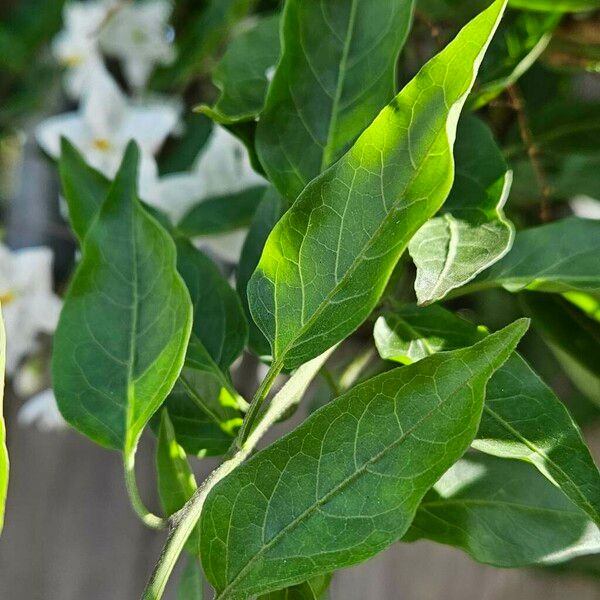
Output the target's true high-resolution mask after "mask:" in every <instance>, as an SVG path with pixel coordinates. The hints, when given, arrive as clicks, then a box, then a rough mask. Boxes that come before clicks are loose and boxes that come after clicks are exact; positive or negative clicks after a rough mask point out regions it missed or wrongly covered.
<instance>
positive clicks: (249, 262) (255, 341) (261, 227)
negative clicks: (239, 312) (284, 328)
mask: <svg viewBox="0 0 600 600" xmlns="http://www.w3.org/2000/svg"><path fill="white" fill-rule="evenodd" d="M287 208H288V205H287V202H286V201H285V200H284V199H283V198H282V197H281V196H280V195H279V194H278V193H277V191H276V190H275V188H273V187H271V188H268V189H267V191H266V192H265V195H264V197H263V199H262V200H261V203H260V204H259V206H258V208H257V209H256V213H255V214H254V219H253V220H252V224H251V225H250V229H249V231H248V235H247V236H246V240H245V241H244V246H243V248H242V254H241V255H240V262H239V265H238V271H237V278H236V286H237V291H238V294H239V296H240V298H241V299H242V305H243V307H244V312H245V313H246V316H247V318H248V322H249V326H250V334H249V346H250V348H252V350H254V352H256V354H257V355H258V356H261V357H267V356H269V355H270V353H271V350H270V347H269V342H268V340H267V339H266V338H265V336H264V335H263V333H262V331H261V330H260V329H259V328H258V327H257V326H256V324H255V323H254V321H253V320H252V316H251V314H250V307H249V306H248V295H247V287H248V281H250V277H251V276H252V273H253V272H254V269H256V265H258V261H259V260H260V256H261V254H262V252H263V249H264V247H265V242H266V241H267V238H268V237H269V234H270V233H271V231H272V230H273V227H275V224H276V223H277V221H279V219H281V217H282V216H283V214H284V213H285V211H286V209H287Z"/></svg>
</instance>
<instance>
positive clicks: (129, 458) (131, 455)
mask: <svg viewBox="0 0 600 600" xmlns="http://www.w3.org/2000/svg"><path fill="white" fill-rule="evenodd" d="M135 450H136V448H135V447H134V448H133V449H132V450H130V451H126V452H125V453H124V454H123V468H124V471H125V487H126V488H127V494H128V495H129V501H130V502H131V506H132V507H133V510H134V511H135V512H136V514H137V515H138V516H139V517H140V519H141V520H142V522H143V523H144V525H146V526H147V527H150V528H151V529H165V528H166V527H167V525H168V524H169V521H168V519H163V518H162V517H159V516H158V515H155V514H154V513H152V512H150V511H149V510H148V509H147V508H146V505H145V504H144V501H143V500H142V497H141V496H140V491H139V489H138V485H137V480H136V478H135Z"/></svg>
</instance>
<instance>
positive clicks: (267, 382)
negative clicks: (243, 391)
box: [236, 362, 283, 448]
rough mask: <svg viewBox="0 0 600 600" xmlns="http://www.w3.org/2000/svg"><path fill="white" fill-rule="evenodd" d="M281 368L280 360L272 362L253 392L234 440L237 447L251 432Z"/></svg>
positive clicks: (240, 446) (239, 446)
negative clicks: (254, 392)
mask: <svg viewBox="0 0 600 600" xmlns="http://www.w3.org/2000/svg"><path fill="white" fill-rule="evenodd" d="M282 368H283V363H282V362H274V363H273V364H272V365H271V367H270V368H269V371H268V373H267V375H266V377H265V378H264V379H263V381H262V383H261V384H260V386H259V388H258V390H256V394H254V398H253V399H252V402H251V403H250V407H249V408H248V412H247V413H246V417H245V418H244V422H243V423H242V426H241V427H240V431H239V432H238V436H237V440H236V442H237V446H238V448H242V447H243V446H244V442H245V441H246V440H247V439H248V436H249V435H250V433H252V427H253V426H254V423H255V421H256V419H257V417H258V414H259V412H260V409H261V407H262V405H263V403H264V401H265V399H266V398H267V396H268V394H269V391H270V390H271V388H272V387H273V384H274V383H275V379H277V376H278V375H279V373H281V369H282Z"/></svg>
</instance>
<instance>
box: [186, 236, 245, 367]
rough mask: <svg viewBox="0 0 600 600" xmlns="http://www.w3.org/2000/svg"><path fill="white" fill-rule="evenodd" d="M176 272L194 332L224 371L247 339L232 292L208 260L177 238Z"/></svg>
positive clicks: (239, 303) (238, 303)
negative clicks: (188, 299)
mask: <svg viewBox="0 0 600 600" xmlns="http://www.w3.org/2000/svg"><path fill="white" fill-rule="evenodd" d="M176 246H177V270H178V271H179V273H180V274H181V276H182V277H183V280H184V281H185V284H186V286H187V288H188V290H189V293H190V296H191V299H192V305H193V307H194V325H193V331H194V333H195V335H196V336H197V337H198V339H199V340H200V341H201V342H202V344H203V345H204V346H205V348H206V350H207V351H208V353H209V354H210V356H211V357H212V358H213V360H214V361H215V362H216V363H217V364H218V365H219V366H220V367H221V368H222V369H227V368H229V366H230V365H231V363H233V361H234V360H235V359H236V358H237V357H238V356H239V355H240V354H241V352H242V350H243V349H244V346H245V345H246V342H247V340H248V324H247V322H246V317H245V315H244V311H243V309H242V304H241V302H240V299H239V298H238V296H237V294H236V293H235V291H234V290H233V289H232V288H231V286H230V285H229V283H228V282H227V280H226V279H225V278H224V277H223V275H222V274H221V272H220V271H219V269H218V267H217V266H216V265H215V264H214V263H213V261H212V260H210V258H208V257H207V256H205V255H204V254H203V253H202V252H200V250H197V249H196V248H195V247H194V246H193V245H192V244H191V243H190V242H189V241H187V240H186V239H184V238H181V237H178V238H177V242H176Z"/></svg>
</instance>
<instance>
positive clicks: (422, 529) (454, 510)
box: [405, 454, 600, 567]
mask: <svg viewBox="0 0 600 600" xmlns="http://www.w3.org/2000/svg"><path fill="white" fill-rule="evenodd" d="M422 538H427V539H430V540H434V541H436V542H440V543H442V544H450V545H451V546H457V547H458V548H462V549H463V550H464V551H465V552H467V553H468V554H469V555H471V556H472V557H473V558H474V559H475V560H477V561H479V562H483V563H488V564H492V565H495V566H497V567H524V566H527V565H532V564H549V563H555V562H562V561H565V560H568V559H570V558H573V557H575V556H578V555H581V554H595V553H600V530H598V527H597V526H596V525H594V524H593V523H592V522H591V521H590V520H589V518H588V517H587V516H586V514H585V513H584V512H583V511H581V510H580V509H578V508H577V507H576V506H575V505H574V504H572V503H571V502H570V501H569V500H568V499H567V498H566V497H565V496H563V495H562V494H561V493H560V492H559V491H558V490H557V489H556V488H555V487H554V486H553V485H552V484H550V482H548V481H547V480H546V479H544V478H543V477H542V476H541V475H540V474H538V473H536V471H535V470H534V469H532V468H531V467H530V466H529V465H526V464H515V463H510V462H507V461H503V460H501V459H498V458H493V457H490V456H485V455H479V454H477V455H473V454H472V455H469V456H467V457H465V458H464V459H462V460H460V461H459V462H457V463H456V464H455V465H454V466H453V467H451V468H450V470H449V471H448V472H447V473H445V474H444V475H443V477H442V478H441V479H440V480H439V481H438V482H437V483H436V484H435V485H434V486H433V489H432V490H431V491H430V492H429V493H428V494H427V495H426V496H425V498H424V499H423V502H422V503H421V506H419V510H418V511H417V514H416V516H415V520H414V521H413V524H412V526H411V528H410V530H409V531H408V534H407V536H406V537H405V541H414V540H417V539H422Z"/></svg>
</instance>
